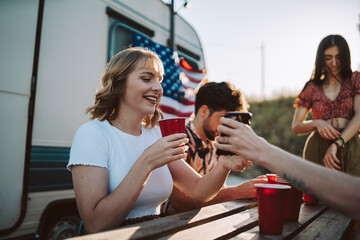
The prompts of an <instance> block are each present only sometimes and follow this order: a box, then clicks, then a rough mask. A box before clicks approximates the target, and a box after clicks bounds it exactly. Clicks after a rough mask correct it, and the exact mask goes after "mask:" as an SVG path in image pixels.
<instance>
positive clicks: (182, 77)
mask: <svg viewBox="0 0 360 240" xmlns="http://www.w3.org/2000/svg"><path fill="white" fill-rule="evenodd" d="M132 45H133V46H134V47H135V46H140V47H147V48H149V49H150V50H152V51H154V52H156V53H157V54H158V55H159V57H160V59H161V60H162V62H163V64H164V69H165V72H164V76H163V82H162V87H163V89H164V95H163V96H162V98H161V102H160V109H161V110H162V112H163V113H164V117H165V118H171V117H186V118H189V117H190V115H191V114H192V112H193V111H194V106H195V92H196V90H197V88H198V87H199V86H200V85H201V84H202V82H204V81H206V75H205V73H204V71H202V70H194V69H193V68H192V67H191V66H190V65H189V64H188V63H187V62H186V61H185V60H184V59H183V58H182V57H181V56H179V55H178V54H177V52H176V51H173V50H171V49H170V48H168V47H166V46H163V45H160V44H157V43H154V42H153V41H151V40H150V39H148V38H146V37H144V36H142V35H139V34H137V33H133V35H132Z"/></svg>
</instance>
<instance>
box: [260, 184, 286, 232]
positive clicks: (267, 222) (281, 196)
mask: <svg viewBox="0 0 360 240" xmlns="http://www.w3.org/2000/svg"><path fill="white" fill-rule="evenodd" d="M255 186H256V189H257V199H258V200H257V201H258V214H259V228H260V232H261V233H263V234H271V235H278V234H281V233H282V229H283V226H284V212H285V208H284V205H285V203H286V200H287V195H288V192H289V190H290V188H291V187H290V186H288V185H281V184H255Z"/></svg>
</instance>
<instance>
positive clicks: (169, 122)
mask: <svg viewBox="0 0 360 240" xmlns="http://www.w3.org/2000/svg"><path fill="white" fill-rule="evenodd" d="M158 123H159V126H160V130H161V135H162V136H163V137H166V136H168V135H171V134H175V133H185V118H183V117H179V118H168V119H161V120H159V121H158Z"/></svg>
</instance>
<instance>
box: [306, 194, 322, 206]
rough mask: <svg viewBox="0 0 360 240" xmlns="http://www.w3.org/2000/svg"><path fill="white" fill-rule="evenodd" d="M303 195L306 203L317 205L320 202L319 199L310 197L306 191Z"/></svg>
mask: <svg viewBox="0 0 360 240" xmlns="http://www.w3.org/2000/svg"><path fill="white" fill-rule="evenodd" d="M303 197H304V203H305V204H310V205H316V204H318V203H319V201H318V200H317V199H315V198H312V197H310V196H309V195H307V194H306V193H304V194H303Z"/></svg>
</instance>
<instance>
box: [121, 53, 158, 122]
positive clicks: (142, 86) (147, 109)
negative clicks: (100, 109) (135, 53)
mask: <svg viewBox="0 0 360 240" xmlns="http://www.w3.org/2000/svg"><path fill="white" fill-rule="evenodd" d="M161 81H162V75H161V73H160V70H159V67H158V66H157V65H156V64H155V63H154V62H152V61H151V60H148V59H146V60H145V59H142V60H140V61H139V63H138V64H137V65H136V67H135V69H134V71H132V72H131V73H130V74H129V75H128V78H127V81H126V90H125V94H124V96H123V97H122V98H121V99H120V110H121V111H123V112H127V113H130V112H131V111H135V112H136V113H138V114H140V115H141V116H142V117H145V116H148V115H152V114H154V112H155V108H156V106H157V105H158V104H159V102H160V98H161V96H162V94H163V89H162V87H161Z"/></svg>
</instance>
